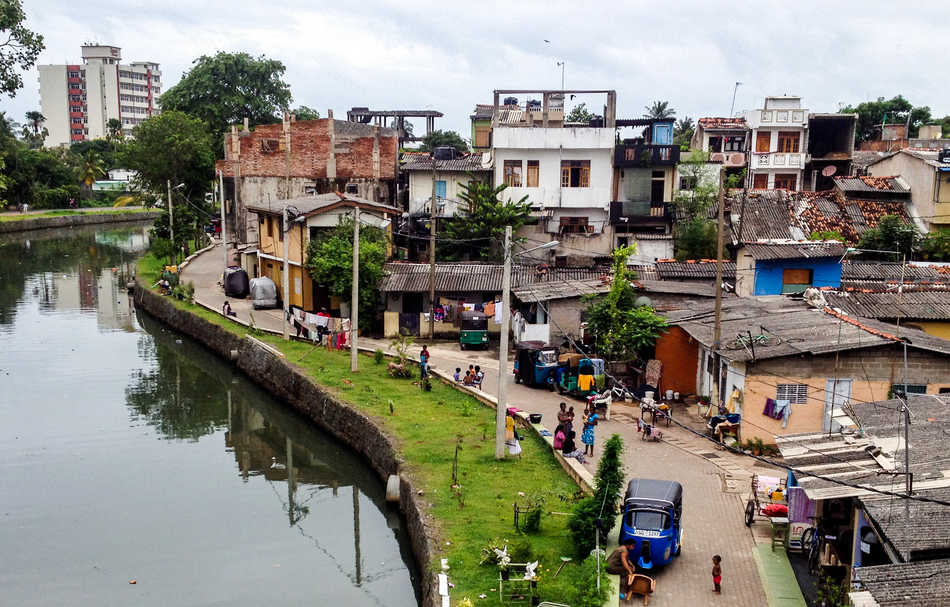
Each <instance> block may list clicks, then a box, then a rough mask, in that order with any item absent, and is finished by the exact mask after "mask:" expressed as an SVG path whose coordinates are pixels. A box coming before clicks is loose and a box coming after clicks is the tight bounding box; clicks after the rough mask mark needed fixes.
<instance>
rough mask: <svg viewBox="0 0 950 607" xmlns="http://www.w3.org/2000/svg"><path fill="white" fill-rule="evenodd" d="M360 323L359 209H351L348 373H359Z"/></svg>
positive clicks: (355, 207) (356, 207)
mask: <svg viewBox="0 0 950 607" xmlns="http://www.w3.org/2000/svg"><path fill="white" fill-rule="evenodd" d="M359 322H360V208H359V207H358V206H354V207H353V287H352V291H351V294H350V372H351V373H356V372H357V371H359V360H358V359H357V357H358V356H359V351H358V350H357V343H356V342H357V340H358V339H359V329H358V325H359Z"/></svg>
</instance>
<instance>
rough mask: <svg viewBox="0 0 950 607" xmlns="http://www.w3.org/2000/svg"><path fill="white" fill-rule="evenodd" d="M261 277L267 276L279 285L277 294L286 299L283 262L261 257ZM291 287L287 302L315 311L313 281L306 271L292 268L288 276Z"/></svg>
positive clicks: (259, 264)
mask: <svg viewBox="0 0 950 607" xmlns="http://www.w3.org/2000/svg"><path fill="white" fill-rule="evenodd" d="M257 264H258V268H260V273H261V276H266V277H268V278H270V279H271V280H273V281H274V284H275V285H277V293H278V296H279V297H280V298H281V300H283V299H284V283H283V276H282V274H283V266H284V264H283V262H282V261H280V260H276V259H267V258H263V257H260V258H258V261H257ZM287 278H288V283H287V285H288V286H289V287H290V299H288V300H287V302H288V303H289V304H290V305H292V306H300V307H301V308H303V309H304V310H309V311H313V281H312V280H311V279H310V275H309V274H308V273H307V271H306V269H304V268H301V267H300V266H293V265H292V266H290V273H289V274H288V276H287ZM298 286H299V288H298Z"/></svg>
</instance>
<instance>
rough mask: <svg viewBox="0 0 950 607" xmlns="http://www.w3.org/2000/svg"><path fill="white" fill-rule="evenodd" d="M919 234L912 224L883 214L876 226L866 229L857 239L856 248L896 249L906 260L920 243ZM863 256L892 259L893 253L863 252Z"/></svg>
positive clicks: (895, 216)
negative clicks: (859, 238) (858, 239)
mask: <svg viewBox="0 0 950 607" xmlns="http://www.w3.org/2000/svg"><path fill="white" fill-rule="evenodd" d="M920 242H921V236H920V232H918V231H917V228H915V227H914V224H912V223H910V222H905V221H904V220H903V219H901V218H900V217H898V216H897V215H885V216H884V217H882V218H881V220H880V221H879V222H878V224H877V227H876V228H872V229H870V230H866V231H865V232H864V234H862V235H861V240H860V241H858V248H860V249H869V250H871V251H897V252H898V253H901V254H903V255H905V256H906V258H907V259H908V260H910V259H911V257H912V256H913V254H914V251H916V250H917V247H918V246H919V245H920ZM862 256H863V257H872V258H875V259H893V258H894V255H893V254H888V253H875V252H865V253H862Z"/></svg>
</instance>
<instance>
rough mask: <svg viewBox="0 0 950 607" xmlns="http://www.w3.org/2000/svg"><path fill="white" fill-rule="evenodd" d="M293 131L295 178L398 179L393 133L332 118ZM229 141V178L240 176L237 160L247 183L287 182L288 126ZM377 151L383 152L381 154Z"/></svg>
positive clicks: (224, 166)
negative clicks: (255, 179) (249, 179)
mask: <svg viewBox="0 0 950 607" xmlns="http://www.w3.org/2000/svg"><path fill="white" fill-rule="evenodd" d="M331 122H332V125H331ZM289 126H290V131H289V139H290V176H291V177H304V178H309V179H315V180H318V179H330V180H336V179H345V180H350V179H381V180H387V179H395V177H396V153H397V150H398V145H399V142H398V139H397V138H396V134H395V132H394V131H392V130H391V129H381V128H378V127H375V126H373V125H369V124H357V123H354V122H346V121H344V120H332V119H329V118H323V119H320V120H304V121H298V122H291V123H290V125H289ZM331 126H332V129H331ZM331 130H332V133H331ZM377 131H378V133H379V137H378V139H379V142H378V144H377V142H376V139H377V137H376V132H377ZM331 135H332V138H333V146H332V151H333V154H332V156H331V153H330V152H331V145H330V139H331ZM227 139H228V140H227V141H226V144H225V158H224V160H219V161H218V162H217V165H216V168H218V169H220V170H221V171H223V173H224V176H225V177H233V176H234V173H235V171H234V168H235V167H234V164H235V159H237V160H238V162H239V163H240V175H241V176H242V177H286V175H287V158H286V157H285V147H284V146H285V145H286V144H285V135H284V125H283V124H263V125H260V126H257V127H255V128H254V130H253V131H250V132H249V133H248V134H246V135H245V134H240V135H239V136H237V137H235V136H234V135H233V134H228V135H227ZM235 141H236V142H237V143H235ZM374 148H378V152H377V153H374ZM377 154H378V158H377Z"/></svg>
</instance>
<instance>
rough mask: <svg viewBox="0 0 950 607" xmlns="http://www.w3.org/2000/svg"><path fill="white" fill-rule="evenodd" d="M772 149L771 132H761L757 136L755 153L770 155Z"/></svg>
mask: <svg viewBox="0 0 950 607" xmlns="http://www.w3.org/2000/svg"><path fill="white" fill-rule="evenodd" d="M771 147H772V133H771V132H770V131H759V132H758V133H756V134H755V151H756V152H759V153H768V151H769V149H770V148H771Z"/></svg>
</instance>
